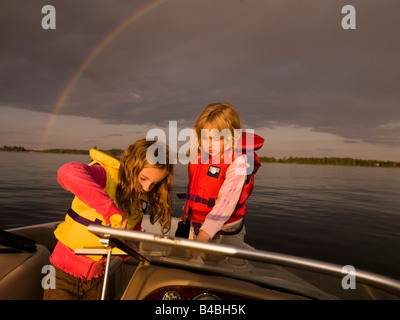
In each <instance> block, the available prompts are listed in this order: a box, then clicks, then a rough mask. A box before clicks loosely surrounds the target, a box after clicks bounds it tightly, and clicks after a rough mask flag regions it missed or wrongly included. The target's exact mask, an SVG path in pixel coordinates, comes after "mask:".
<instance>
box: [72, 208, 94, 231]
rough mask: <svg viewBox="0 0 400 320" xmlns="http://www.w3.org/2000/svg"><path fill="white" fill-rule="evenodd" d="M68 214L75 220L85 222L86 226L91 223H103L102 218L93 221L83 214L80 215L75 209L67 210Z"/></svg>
mask: <svg viewBox="0 0 400 320" xmlns="http://www.w3.org/2000/svg"><path fill="white" fill-rule="evenodd" d="M67 214H68V215H69V216H70V217H71V218H72V220H74V221H75V222H78V223H80V224H83V225H84V226H86V227H87V226H88V225H89V224H102V221H101V220H100V219H97V218H96V220H94V221H92V220H89V219H86V218H84V217H82V216H80V215H79V214H77V213H76V212H75V211H74V210H72V209H69V210H68V211H67Z"/></svg>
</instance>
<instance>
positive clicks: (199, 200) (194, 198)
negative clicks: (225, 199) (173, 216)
mask: <svg viewBox="0 0 400 320" xmlns="http://www.w3.org/2000/svg"><path fill="white" fill-rule="evenodd" d="M178 197H179V198H180V199H186V200H188V201H192V202H196V203H201V204H204V205H206V206H207V207H209V208H213V207H214V206H215V199H214V198H208V199H205V198H202V197H199V196H196V195H194V194H191V193H179V194H178ZM243 206H244V202H243V203H238V204H237V205H236V207H235V210H238V209H240V208H241V207H243Z"/></svg>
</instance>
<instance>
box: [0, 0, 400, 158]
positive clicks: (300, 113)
mask: <svg viewBox="0 0 400 320" xmlns="http://www.w3.org/2000/svg"><path fill="white" fill-rule="evenodd" d="M45 5H52V6H53V7H54V8H55V22H56V24H55V29H43V27H42V20H43V19H46V17H47V12H45V13H42V8H43V6H45ZM346 5H352V6H353V7H354V8H355V23H356V29H344V28H343V27H342V19H343V18H346V16H347V13H342V8H343V7H344V6H346ZM399 12H400V2H399V1H398V0H379V1H378V0H363V1H354V0H335V1H333V0H152V1H148V0H114V1H109V0H82V1H62V0H46V1H40V0H35V1H29V0H20V1H15V0H1V4H0V115H1V117H0V145H21V146H24V147H25V148H27V149H48V148H74V149H89V148H91V147H94V146H97V147H98V148H100V149H111V148H120V149H124V148H126V147H127V146H128V145H129V144H130V143H132V142H133V141H135V140H136V139H139V138H143V137H145V136H146V134H147V132H148V131H149V130H150V129H153V128H161V129H163V130H165V132H166V133H168V124H169V121H177V124H178V129H179V130H181V129H183V128H190V127H192V126H193V124H194V122H195V120H196V118H197V116H198V115H199V113H200V112H201V110H202V109H203V108H204V107H205V106H206V105H208V104H209V103H214V102H219V101H227V102H230V103H231V104H232V105H234V106H235V107H236V109H237V110H238V111H239V113H240V115H241V117H242V119H243V123H244V127H245V128H248V129H253V130H255V133H257V134H259V135H261V136H263V137H264V138H265V144H264V146H263V148H262V149H261V150H260V152H259V154H260V155H261V156H271V157H276V158H282V157H290V156H298V157H352V158H359V159H376V160H386V161H400V90H399V87H400V86H399V85H400V60H399V57H400V37H399V36H398V32H399V30H400V19H398V13H399ZM46 21H47V20H46Z"/></svg>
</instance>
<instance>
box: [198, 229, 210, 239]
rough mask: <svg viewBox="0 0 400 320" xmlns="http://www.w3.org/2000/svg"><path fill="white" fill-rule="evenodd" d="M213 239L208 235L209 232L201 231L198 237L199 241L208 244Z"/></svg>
mask: <svg viewBox="0 0 400 320" xmlns="http://www.w3.org/2000/svg"><path fill="white" fill-rule="evenodd" d="M210 239H211V237H210V236H209V235H208V233H207V232H205V231H203V230H200V231H199V234H198V235H197V237H196V240H197V241H203V242H208V241H210Z"/></svg>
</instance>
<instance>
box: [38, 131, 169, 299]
mask: <svg viewBox="0 0 400 320" xmlns="http://www.w3.org/2000/svg"><path fill="white" fill-rule="evenodd" d="M153 143H154V142H153V141H146V140H145V139H141V140H138V141H136V142H135V143H133V144H131V145H130V146H129V147H128V148H127V150H126V151H125V152H124V153H123V155H122V157H121V159H120V160H118V159H117V158H115V157H113V156H111V155H109V154H107V153H105V152H102V151H99V150H97V149H91V150H90V156H91V158H92V159H93V161H92V162H91V163H90V164H89V165H86V164H82V163H77V162H71V163H67V164H65V165H63V166H62V167H61V168H60V169H59V170H58V182H59V183H60V184H61V186H62V187H64V188H65V189H66V190H68V191H70V192H72V193H73V194H74V195H75V198H74V200H73V202H72V205H71V208H70V209H69V210H68V211H67V215H66V217H65V221H64V222H63V223H61V224H60V225H59V226H58V227H57V229H56V230H55V232H54V234H55V236H56V238H57V239H58V242H57V245H56V246H55V248H54V251H53V254H52V255H51V257H50V262H51V264H52V265H53V266H54V267H55V270H56V288H55V289H46V290H45V291H44V299H46V300H47V299H49V300H52V299H63V300H65V299H99V298H100V295H101V288H102V278H103V272H104V264H105V258H104V257H103V256H91V255H90V256H89V255H88V256H85V255H75V254H74V249H81V248H87V247H96V246H97V247H98V246H99V245H101V244H100V242H99V238H98V237H97V236H95V235H94V234H92V233H90V232H89V231H88V230H87V226H88V225H89V224H102V225H111V226H112V227H117V228H127V229H131V230H141V223H142V218H143V214H144V211H146V209H147V207H149V211H150V222H151V223H153V224H154V223H156V222H158V223H159V224H160V226H161V231H162V232H164V233H165V232H167V231H168V230H169V228H170V225H171V214H172V201H171V192H172V183H173V166H172V164H169V159H168V154H169V152H168V148H167V147H166V148H164V149H166V150H164V153H165V155H166V157H167V158H166V161H165V163H149V161H148V159H147V157H146V154H147V150H148V149H149V147H150V146H151V145H152V144H153ZM161 148H162V146H159V148H158V150H161Z"/></svg>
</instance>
